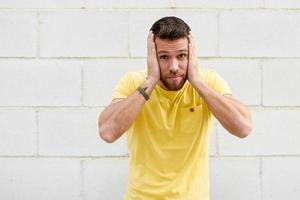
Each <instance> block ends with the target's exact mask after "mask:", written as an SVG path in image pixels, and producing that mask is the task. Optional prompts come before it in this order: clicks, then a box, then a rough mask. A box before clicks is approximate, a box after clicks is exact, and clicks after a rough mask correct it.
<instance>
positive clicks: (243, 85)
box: [200, 59, 262, 105]
mask: <svg viewBox="0 0 300 200" xmlns="http://www.w3.org/2000/svg"><path fill="white" fill-rule="evenodd" d="M200 66H201V67H204V68H211V69H215V70H216V71H217V73H218V74H219V75H221V77H223V78H224V79H225V81H226V82H227V83H228V85H229V87H230V88H231V90H232V93H233V96H234V97H235V98H237V99H238V100H240V101H241V102H243V103H245V104H247V105H260V104H261V79H262V75H261V69H260V66H259V61H258V60H241V59H238V60H219V59H218V60H200Z"/></svg>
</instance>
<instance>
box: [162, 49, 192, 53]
mask: <svg viewBox="0 0 300 200" xmlns="http://www.w3.org/2000/svg"><path fill="white" fill-rule="evenodd" d="M187 52H188V50H187V49H182V50H179V51H178V53H187ZM157 53H158V54H160V53H169V52H168V51H159V52H157Z"/></svg>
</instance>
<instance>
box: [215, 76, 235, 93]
mask: <svg viewBox="0 0 300 200" xmlns="http://www.w3.org/2000/svg"><path fill="white" fill-rule="evenodd" d="M212 75H213V80H214V81H213V84H212V87H213V89H214V90H216V91H217V92H219V93H221V94H223V95H224V94H232V92H231V89H230V87H229V86H228V84H227V82H226V81H225V80H224V79H223V78H222V77H221V76H220V75H219V74H218V73H217V72H216V71H213V74H212Z"/></svg>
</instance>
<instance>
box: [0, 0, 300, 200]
mask: <svg viewBox="0 0 300 200" xmlns="http://www.w3.org/2000/svg"><path fill="white" fill-rule="evenodd" d="M167 15H176V16H179V17H181V18H183V19H184V20H185V21H186V22H187V23H188V24H189V25H190V27H191V28H192V31H193V34H194V36H195V38H196V43H197V46H198V50H199V58H200V59H199V63H200V65H201V66H202V67H206V68H213V69H215V70H217V72H218V73H219V74H220V75H222V77H224V78H225V80H227V82H228V83H229V85H230V87H231V88H232V91H233V94H234V96H236V97H237V98H238V99H240V100H241V101H242V102H244V103H245V104H247V105H249V106H250V107H251V111H252V118H253V133H252V134H251V135H250V136H249V137H247V138H245V139H243V140H241V139H238V138H236V137H234V136H232V135H230V134H228V133H227V132H226V131H225V130H224V129H223V128H222V127H221V126H220V124H218V123H216V124H215V125H214V128H213V130H212V134H211V138H210V156H211V164H210V175H211V199H212V200H219V199H222V200H235V199H241V200H277V199H278V200H279V199H280V200H281V199H287V198H288V199H289V200H296V199H299V196H300V192H299V191H300V189H299V188H300V185H299V183H300V180H299V175H298V174H299V172H298V171H299V170H298V169H299V167H300V166H299V165H300V142H299V141H300V136H299V129H300V125H299V121H300V117H299V116H300V109H299V108H300V95H299V94H300V86H299V85H300V84H299V83H298V82H299V80H300V37H299V35H300V3H299V1H294V0H286V1H281V0H239V1H237V0H227V1H225V0H214V1H211V0H197V1H196V0H188V1H182V0H164V1H158V0H154V1H150V0H145V1H138V0H127V1H120V0H110V1H104V0H44V1H38V0H27V1H17V0H0V138H1V139H0V199H6V200H27V199H30V200H35V199H57V200H60V199H61V200H62V199H78V200H94V199H95V200H96V199H100V200H107V199H122V196H123V195H124V192H125V190H126V181H127V170H128V155H127V154H128V153H127V145H126V134H124V135H123V136H122V137H121V139H120V140H118V141H117V142H116V143H113V144H107V143H105V142H103V141H102V140H101V139H100V137H99V135H98V128H97V121H98V116H99V113H100V112H101V111H102V110H103V109H104V107H105V106H106V105H107V104H108V103H109V102H110V98H111V94H112V92H113V89H114V88H115V86H116V84H117V82H118V80H119V79H120V77H121V76H122V74H124V73H125V72H127V71H131V70H140V69H145V67H146V58H145V56H146V37H147V33H148V31H149V29H150V26H151V25H152V24H153V22H154V21H155V20H157V19H158V18H160V17H163V16H167ZM287 183H288V184H287ZM287 194H288V197H287Z"/></svg>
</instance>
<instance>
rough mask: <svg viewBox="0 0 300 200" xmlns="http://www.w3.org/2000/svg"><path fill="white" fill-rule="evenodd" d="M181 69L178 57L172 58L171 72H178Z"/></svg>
mask: <svg viewBox="0 0 300 200" xmlns="http://www.w3.org/2000/svg"><path fill="white" fill-rule="evenodd" d="M178 69H179V66H178V62H177V60H176V59H172V60H170V67H169V70H170V72H171V73H176V72H177V71H178Z"/></svg>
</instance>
